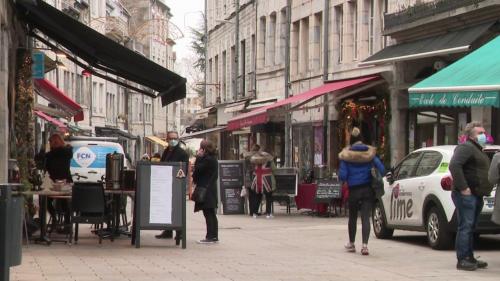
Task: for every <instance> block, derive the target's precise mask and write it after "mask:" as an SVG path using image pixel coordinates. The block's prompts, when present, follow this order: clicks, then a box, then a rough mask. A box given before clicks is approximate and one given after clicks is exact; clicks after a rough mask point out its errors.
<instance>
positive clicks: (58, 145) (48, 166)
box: [45, 134, 73, 231]
mask: <svg viewBox="0 0 500 281" xmlns="http://www.w3.org/2000/svg"><path fill="white" fill-rule="evenodd" d="M49 144H50V151H49V152H48V153H47V154H46V155H45V170H46V171H47V172H48V173H49V177H50V179H51V180H52V182H56V181H60V180H65V181H66V182H67V183H71V182H73V179H72V178H71V172H70V163H71V158H73V147H71V145H66V143H65V142H64V140H63V138H62V137H61V135H59V134H53V135H52V136H50V138H49ZM56 208H57V209H60V210H61V211H63V212H64V224H65V225H69V222H70V206H69V203H68V200H64V199H59V200H52V199H51V198H48V201H47V209H48V211H49V214H50V215H51V216H52V222H55V215H56ZM68 230H69V229H68V228H67V227H65V229H64V231H68Z"/></svg>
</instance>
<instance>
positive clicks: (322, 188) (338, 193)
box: [314, 179, 342, 203]
mask: <svg viewBox="0 0 500 281" xmlns="http://www.w3.org/2000/svg"><path fill="white" fill-rule="evenodd" d="M338 198H342V184H341V183H340V181H339V180H338V179H328V180H318V183H317V188H316V195H315V197H314V202H316V203H329V202H330V201H331V200H332V199H338Z"/></svg>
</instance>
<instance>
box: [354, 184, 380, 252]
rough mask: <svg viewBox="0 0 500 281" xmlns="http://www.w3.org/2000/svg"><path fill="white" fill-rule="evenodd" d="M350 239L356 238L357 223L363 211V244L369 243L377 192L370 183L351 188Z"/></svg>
mask: <svg viewBox="0 0 500 281" xmlns="http://www.w3.org/2000/svg"><path fill="white" fill-rule="evenodd" d="M348 200H349V241H350V242H351V243H354V240H355V239H356V223H357V220H358V212H359V211H361V227H362V238H363V244H368V238H369V237H370V217H371V214H372V208H373V202H374V200H375V192H374V190H373V188H372V187H371V186H370V185H362V186H356V187H351V188H349V199H348Z"/></svg>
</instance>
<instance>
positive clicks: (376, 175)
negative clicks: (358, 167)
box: [371, 162, 385, 198]
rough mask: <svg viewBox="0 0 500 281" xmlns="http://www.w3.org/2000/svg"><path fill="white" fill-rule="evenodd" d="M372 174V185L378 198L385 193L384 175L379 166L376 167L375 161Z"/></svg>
mask: <svg viewBox="0 0 500 281" xmlns="http://www.w3.org/2000/svg"><path fill="white" fill-rule="evenodd" d="M371 174H372V182H371V186H372V188H373V190H374V191H375V196H376V197H377V198H380V197H382V196H384V194H385V190H384V181H383V180H382V175H381V174H380V172H379V170H378V169H377V167H375V164H374V163H373V162H372V168H371Z"/></svg>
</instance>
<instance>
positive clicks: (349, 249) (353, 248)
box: [344, 242, 356, 253]
mask: <svg viewBox="0 0 500 281" xmlns="http://www.w3.org/2000/svg"><path fill="white" fill-rule="evenodd" d="M344 248H345V250H346V251H347V252H349V253H354V252H356V246H354V243H350V242H349V243H347V244H345V246H344Z"/></svg>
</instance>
